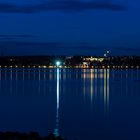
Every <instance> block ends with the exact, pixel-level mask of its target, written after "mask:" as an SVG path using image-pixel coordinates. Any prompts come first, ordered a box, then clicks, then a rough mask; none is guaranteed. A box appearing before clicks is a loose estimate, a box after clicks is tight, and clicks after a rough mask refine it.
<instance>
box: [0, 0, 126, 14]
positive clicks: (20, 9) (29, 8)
mask: <svg viewBox="0 0 140 140" xmlns="http://www.w3.org/2000/svg"><path fill="white" fill-rule="evenodd" d="M94 9H101V10H110V11H124V10H126V7H125V6H123V5H121V4H113V3H109V2H94V1H91V2H83V1H74V0H67V1H66V0H62V1H60V0H57V1H52V2H49V1H48V2H42V3H38V4H26V5H16V4H14V3H2V2H1V3H0V12H1V13H37V12H45V11H56V10H57V11H72V12H76V11H77V12H78V11H85V10H94Z"/></svg>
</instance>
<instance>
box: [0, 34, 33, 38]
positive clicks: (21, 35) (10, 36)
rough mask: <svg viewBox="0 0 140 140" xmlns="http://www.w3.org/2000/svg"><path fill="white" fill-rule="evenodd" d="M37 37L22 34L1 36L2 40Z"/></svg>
mask: <svg viewBox="0 0 140 140" xmlns="http://www.w3.org/2000/svg"><path fill="white" fill-rule="evenodd" d="M32 37H35V36H34V35H29V34H20V35H4V34H3V35H2V34H0V38H32Z"/></svg>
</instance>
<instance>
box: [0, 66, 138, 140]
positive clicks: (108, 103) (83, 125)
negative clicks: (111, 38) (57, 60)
mask: <svg viewBox="0 0 140 140" xmlns="http://www.w3.org/2000/svg"><path fill="white" fill-rule="evenodd" d="M0 131H19V132H29V131H37V132H39V133H40V135H42V136H44V135H47V134H48V133H50V132H51V133H54V134H55V135H61V136H63V137H66V138H67V139H68V140H89V139H90V140H100V139H104V140H120V139H123V140H137V139H138V140H139V139H140V70H139V69H130V70H129V69H124V70H121V69H119V70H113V69H59V68H58V69H38V68H34V69H26V68H24V69H19V68H15V69H14V68H1V69H0Z"/></svg>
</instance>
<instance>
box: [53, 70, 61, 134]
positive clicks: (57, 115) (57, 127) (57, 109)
mask: <svg viewBox="0 0 140 140" xmlns="http://www.w3.org/2000/svg"><path fill="white" fill-rule="evenodd" d="M59 80H60V70H59V68H57V87H56V93H57V106H56V127H55V130H54V134H55V136H59V96H60V95H59V94H60V93H59V92H60V89H59Z"/></svg>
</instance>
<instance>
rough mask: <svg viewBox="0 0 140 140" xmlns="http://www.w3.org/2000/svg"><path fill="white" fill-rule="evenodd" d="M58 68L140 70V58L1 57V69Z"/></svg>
mask: <svg viewBox="0 0 140 140" xmlns="http://www.w3.org/2000/svg"><path fill="white" fill-rule="evenodd" d="M58 63H59V65H58ZM58 67H59V68H95V69H135V68H137V69H139V68H140V56H103V57H99V56H0V68H58Z"/></svg>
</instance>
